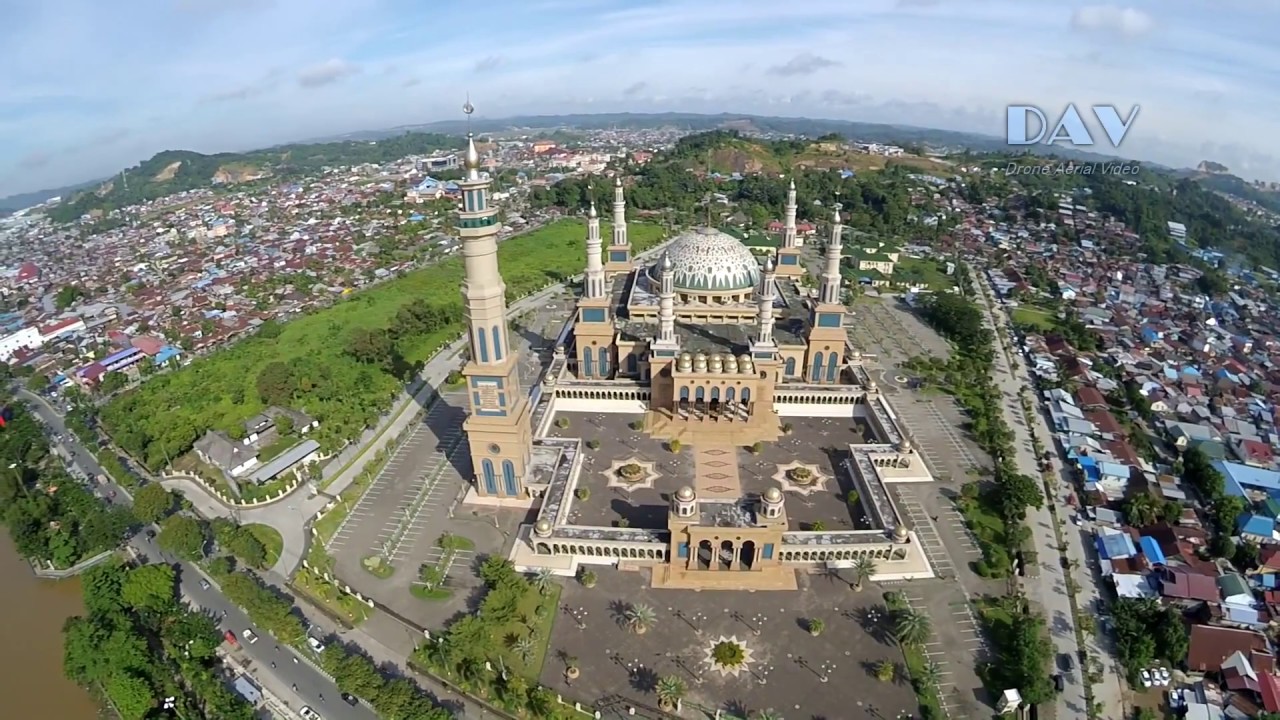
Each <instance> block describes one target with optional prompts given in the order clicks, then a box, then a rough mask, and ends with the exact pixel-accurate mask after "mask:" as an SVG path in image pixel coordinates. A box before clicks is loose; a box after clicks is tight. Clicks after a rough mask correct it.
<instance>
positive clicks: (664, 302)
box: [654, 252, 676, 348]
mask: <svg viewBox="0 0 1280 720" xmlns="http://www.w3.org/2000/svg"><path fill="white" fill-rule="evenodd" d="M658 267H659V268H660V272H661V277H660V278H659V285H660V289H659V291H658V338H657V341H656V342H655V343H654V345H655V347H659V348H661V347H666V348H673V347H675V345H676V275H675V265H674V264H673V263H672V262H671V256H670V255H669V254H667V253H665V252H664V253H662V260H661V261H660V262H659V264H658Z"/></svg>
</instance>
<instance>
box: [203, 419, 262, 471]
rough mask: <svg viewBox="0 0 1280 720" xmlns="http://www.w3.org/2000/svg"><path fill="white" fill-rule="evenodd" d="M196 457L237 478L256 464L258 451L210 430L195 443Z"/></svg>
mask: <svg viewBox="0 0 1280 720" xmlns="http://www.w3.org/2000/svg"><path fill="white" fill-rule="evenodd" d="M195 451H196V455H197V456H198V457H199V458H200V459H201V460H203V461H204V462H206V463H208V464H210V465H212V466H214V467H215V468H217V469H219V470H221V471H222V472H224V473H226V474H227V475H228V476H230V477H232V478H239V477H240V476H242V475H244V474H245V473H247V472H249V470H251V469H253V467H254V466H255V465H257V464H258V451H257V450H255V449H253V448H250V447H246V446H245V445H244V444H242V443H238V442H236V441H235V440H232V439H231V438H230V437H229V436H228V435H227V434H226V433H224V432H222V431H220V430H210V431H209V432H207V433H205V434H204V437H202V438H200V439H199V440H197V441H196V443H195Z"/></svg>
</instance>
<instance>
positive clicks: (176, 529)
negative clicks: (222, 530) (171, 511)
mask: <svg viewBox="0 0 1280 720" xmlns="http://www.w3.org/2000/svg"><path fill="white" fill-rule="evenodd" d="M156 542H157V543H159V545H160V549H161V550H164V551H166V552H170V553H173V554H174V555H177V556H178V557H180V558H182V559H183V560H187V561H189V562H197V561H199V560H203V559H204V548H205V545H206V544H207V543H208V542H209V538H208V535H207V533H206V527H205V525H204V523H202V522H201V521H199V520H196V519H195V518H191V517H187V516H186V515H171V516H169V517H168V518H166V519H165V521H164V522H163V523H161V525H160V534H159V536H158V537H157V538H156Z"/></svg>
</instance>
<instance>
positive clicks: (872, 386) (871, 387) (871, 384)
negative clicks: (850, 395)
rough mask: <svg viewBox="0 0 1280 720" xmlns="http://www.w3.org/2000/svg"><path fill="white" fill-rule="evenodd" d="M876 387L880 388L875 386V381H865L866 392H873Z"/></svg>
mask: <svg viewBox="0 0 1280 720" xmlns="http://www.w3.org/2000/svg"><path fill="white" fill-rule="evenodd" d="M877 387H880V386H879V385H876V381H875V380H868V381H867V389H868V390H875V389H876V388H877Z"/></svg>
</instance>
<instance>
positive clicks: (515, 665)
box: [496, 583, 560, 683]
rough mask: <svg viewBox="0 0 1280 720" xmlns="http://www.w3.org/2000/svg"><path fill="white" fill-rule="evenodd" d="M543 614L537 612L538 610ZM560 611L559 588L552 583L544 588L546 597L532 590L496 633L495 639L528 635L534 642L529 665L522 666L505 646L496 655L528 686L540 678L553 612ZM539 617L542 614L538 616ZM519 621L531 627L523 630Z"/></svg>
mask: <svg viewBox="0 0 1280 720" xmlns="http://www.w3.org/2000/svg"><path fill="white" fill-rule="evenodd" d="M539 607H541V608H542V610H541V611H539V610H538V608H539ZM558 607H560V586H559V585H557V584H555V583H552V584H551V585H549V586H548V587H547V592H546V594H545V595H544V594H541V593H539V592H538V591H537V590H532V591H530V592H529V594H528V595H526V596H525V597H524V599H523V602H521V603H520V611H519V612H517V613H516V616H515V617H514V618H512V620H511V622H509V623H507V624H506V625H504V626H502V628H501V630H500V631H499V632H497V633H496V637H498V638H506V637H507V636H508V635H523V634H525V633H526V632H527V633H530V635H531V637H533V639H534V651H533V654H532V655H531V656H529V661H528V662H525V661H524V660H522V659H521V658H520V656H519V655H517V654H516V653H514V652H512V651H511V649H510V648H509V647H507V645H506V643H502V644H501V646H500V648H501V649H500V650H499V651H498V655H500V656H501V657H502V661H503V662H504V663H506V666H507V667H508V668H509V669H510V670H511V671H512V672H515V673H518V674H520V675H523V676H524V677H525V678H526V679H528V680H529V682H531V683H536V682H538V677H539V676H540V675H542V664H543V663H544V662H546V659H547V646H548V645H549V644H550V643H551V626H552V625H554V624H555V621H556V608H558ZM539 613H541V614H539ZM522 617H527V618H530V619H531V620H532V622H531V623H530V626H528V627H526V626H525V625H524V623H523V622H522V621H521V618H522Z"/></svg>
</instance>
